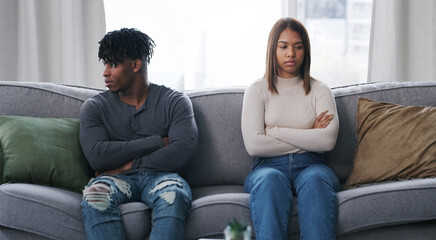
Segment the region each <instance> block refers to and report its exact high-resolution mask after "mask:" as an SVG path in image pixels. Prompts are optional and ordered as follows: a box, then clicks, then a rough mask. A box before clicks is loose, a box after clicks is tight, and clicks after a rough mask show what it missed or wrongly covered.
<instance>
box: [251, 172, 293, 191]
mask: <svg viewBox="0 0 436 240" xmlns="http://www.w3.org/2000/svg"><path fill="white" fill-rule="evenodd" d="M278 188H283V189H290V180H289V179H288V177H287V176H286V175H285V174H284V173H282V172H281V171H279V170H277V169H274V168H262V169H257V170H255V171H253V172H252V173H251V174H250V175H249V176H248V177H247V179H246V181H245V190H246V192H251V191H252V190H253V189H262V191H268V190H272V191H276V190H277V189H278Z"/></svg>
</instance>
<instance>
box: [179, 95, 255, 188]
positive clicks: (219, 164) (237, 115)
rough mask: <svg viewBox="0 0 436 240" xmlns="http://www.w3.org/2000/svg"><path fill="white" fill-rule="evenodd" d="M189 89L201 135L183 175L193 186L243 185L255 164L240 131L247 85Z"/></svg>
mask: <svg viewBox="0 0 436 240" xmlns="http://www.w3.org/2000/svg"><path fill="white" fill-rule="evenodd" d="M186 93H187V95H188V96H189V97H190V99H191V101H192V105H193V108H194V114H195V119H196V122H197V127H198V134H199V136H198V147H197V152H196V154H195V156H194V159H193V160H192V161H191V162H190V163H189V164H187V165H186V166H185V167H184V169H183V170H182V175H183V176H184V177H185V178H186V180H187V181H188V183H189V184H190V185H191V187H201V186H210V185H235V184H239V185H242V184H243V183H244V180H245V177H246V176H247V175H248V173H249V172H250V170H251V167H252V165H253V158H252V157H250V156H249V155H248V153H247V151H245V147H244V143H243V140H242V133H241V112H242V100H243V97H244V88H227V89H205V90H195V91H188V92H186Z"/></svg>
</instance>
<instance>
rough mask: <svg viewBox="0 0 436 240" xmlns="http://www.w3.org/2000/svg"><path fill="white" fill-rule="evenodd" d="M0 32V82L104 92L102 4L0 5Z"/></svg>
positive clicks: (79, 0) (1, 0) (57, 0)
mask: <svg viewBox="0 0 436 240" xmlns="http://www.w3.org/2000/svg"><path fill="white" fill-rule="evenodd" d="M0 31H1V42H0V51H1V53H2V57H1V59H0V81H33V82H54V83H62V84H71V85H82V86H90V87H98V88H102V87H103V83H102V77H101V73H102V70H103V65H102V64H101V63H100V62H98V57H97V54H98V41H100V39H101V38H102V37H103V36H104V34H105V31H106V26H105V14H104V5H103V0H16V1H11V0H0Z"/></svg>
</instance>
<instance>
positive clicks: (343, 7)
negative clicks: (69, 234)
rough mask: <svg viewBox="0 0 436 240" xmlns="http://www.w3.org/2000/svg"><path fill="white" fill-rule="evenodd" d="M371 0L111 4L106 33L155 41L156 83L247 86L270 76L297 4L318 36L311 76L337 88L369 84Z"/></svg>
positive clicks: (133, 0)
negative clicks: (282, 21) (268, 58)
mask: <svg viewBox="0 0 436 240" xmlns="http://www.w3.org/2000/svg"><path fill="white" fill-rule="evenodd" d="M371 1H372V0H337V1H334V0H325V1H320V0H316V1H315V0H310V1H309V0H308V1H301V0H299V1H297V0H220V1H216V0H184V1H180V0H160V1H149V0H146V1H144V0H124V1H116V0H105V12H106V29H107V31H111V30H115V29H120V28H122V27H128V28H131V27H134V28H137V29H139V30H141V31H143V32H144V33H146V34H148V35H149V36H150V37H151V38H152V39H153V40H154V41H155V42H156V45H157V47H156V49H155V54H154V56H153V58H152V60H151V62H150V66H149V79H150V81H152V82H155V83H158V84H164V85H166V86H168V87H172V88H175V89H178V90H189V89H198V88H213V87H225V86H247V85H249V84H251V83H252V82H253V81H255V80H256V79H259V78H261V77H262V76H263V73H264V71H265V54H266V44H267V40H268V34H269V31H270V29H271V27H272V25H273V24H274V23H275V22H276V21H277V19H278V18H280V17H281V16H282V15H283V13H284V11H283V9H284V8H289V6H288V5H289V3H290V4H291V5H292V4H295V5H296V6H295V9H298V18H299V19H300V20H301V21H302V22H303V23H304V24H305V25H306V27H307V29H308V31H309V35H310V37H311V44H312V67H311V73H312V75H313V76H314V77H315V78H317V79H319V80H322V81H324V82H326V83H327V84H329V86H331V87H332V86H338V85H345V84H350V83H356V82H365V81H366V72H367V61H368V45H369V29H370V15H371V14H370V12H371ZM297 3H298V6H297ZM292 7H293V6H291V8H292Z"/></svg>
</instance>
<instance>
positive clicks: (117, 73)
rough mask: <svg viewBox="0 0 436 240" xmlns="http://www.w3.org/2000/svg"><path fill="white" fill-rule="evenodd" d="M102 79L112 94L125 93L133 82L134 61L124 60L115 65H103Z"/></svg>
mask: <svg viewBox="0 0 436 240" xmlns="http://www.w3.org/2000/svg"><path fill="white" fill-rule="evenodd" d="M104 66H105V68H104V71H103V77H104V82H105V86H106V87H107V88H108V89H109V91H111V92H112V93H117V92H125V91H127V90H128V89H129V88H130V87H131V86H132V84H133V82H134V71H133V69H134V61H133V60H130V59H125V60H124V61H123V62H122V63H118V64H116V65H114V64H110V63H104Z"/></svg>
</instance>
